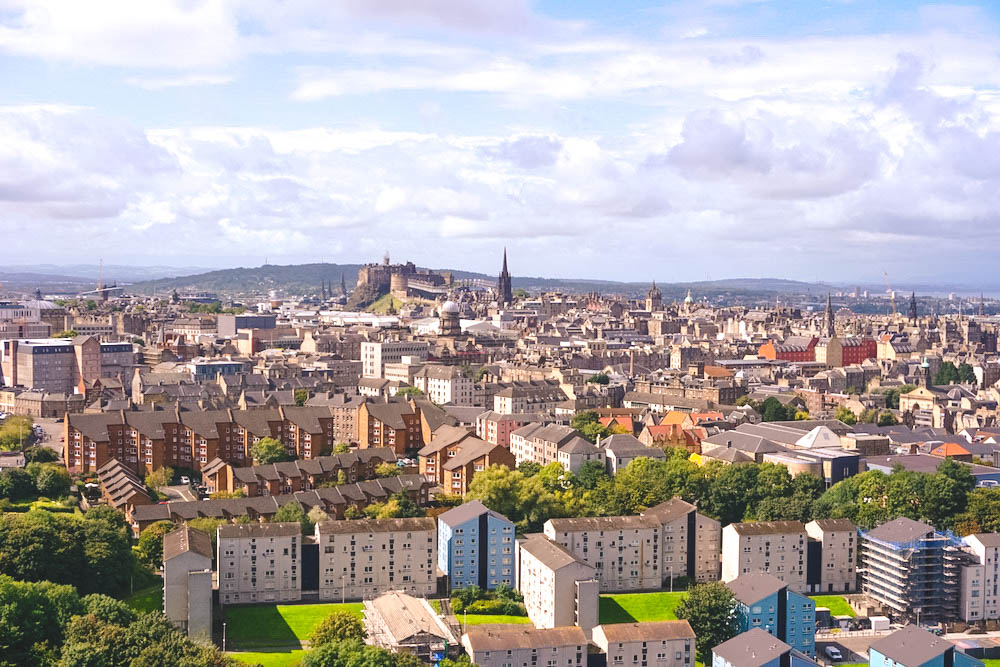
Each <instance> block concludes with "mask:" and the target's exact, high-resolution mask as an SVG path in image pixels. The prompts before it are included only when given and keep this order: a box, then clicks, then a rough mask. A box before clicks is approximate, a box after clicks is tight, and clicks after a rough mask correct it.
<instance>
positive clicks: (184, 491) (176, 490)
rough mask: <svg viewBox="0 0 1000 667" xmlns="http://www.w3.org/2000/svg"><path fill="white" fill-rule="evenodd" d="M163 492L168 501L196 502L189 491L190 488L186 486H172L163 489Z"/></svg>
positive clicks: (195, 498)
mask: <svg viewBox="0 0 1000 667" xmlns="http://www.w3.org/2000/svg"><path fill="white" fill-rule="evenodd" d="M163 492H164V493H165V494H167V496H168V497H169V498H170V500H174V501H177V500H198V497H197V496H196V495H194V492H193V491H191V487H189V486H188V485H187V484H175V485H173V486H167V487H164V489H163Z"/></svg>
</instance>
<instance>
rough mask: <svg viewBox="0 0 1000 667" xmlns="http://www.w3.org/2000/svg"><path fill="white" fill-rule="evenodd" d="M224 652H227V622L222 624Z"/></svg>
mask: <svg viewBox="0 0 1000 667" xmlns="http://www.w3.org/2000/svg"><path fill="white" fill-rule="evenodd" d="M222 650H223V652H225V650H226V622H225V621H223V622H222Z"/></svg>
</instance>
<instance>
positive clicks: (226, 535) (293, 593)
mask: <svg viewBox="0 0 1000 667" xmlns="http://www.w3.org/2000/svg"><path fill="white" fill-rule="evenodd" d="M217 541H218V545H217V549H218V556H217V557H216V562H217V563H218V569H219V603H220V604H247V603H252V602H288V601H294V600H300V599H301V598H302V572H301V563H302V560H301V555H302V525H301V524H299V523H297V522H295V523H292V522H289V523H258V524H230V525H225V526H219V528H218V535H217Z"/></svg>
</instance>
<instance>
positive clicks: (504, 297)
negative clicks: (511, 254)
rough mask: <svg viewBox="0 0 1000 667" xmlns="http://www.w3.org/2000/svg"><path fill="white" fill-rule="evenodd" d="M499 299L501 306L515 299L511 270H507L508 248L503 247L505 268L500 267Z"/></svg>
mask: <svg viewBox="0 0 1000 667" xmlns="http://www.w3.org/2000/svg"><path fill="white" fill-rule="evenodd" d="M497 301H498V302H499V303H500V305H501V306H509V305H510V304H511V303H512V302H513V301H514V294H513V290H511V284H510V272H509V271H507V248H504V249H503V268H502V269H500V277H499V279H498V280H497Z"/></svg>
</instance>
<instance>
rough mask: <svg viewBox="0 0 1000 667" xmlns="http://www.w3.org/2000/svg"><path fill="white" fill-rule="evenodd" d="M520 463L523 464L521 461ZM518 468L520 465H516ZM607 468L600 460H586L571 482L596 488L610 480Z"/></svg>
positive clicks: (584, 487)
mask: <svg viewBox="0 0 1000 667" xmlns="http://www.w3.org/2000/svg"><path fill="white" fill-rule="evenodd" d="M521 465H524V464H523V463H522V464H521ZM518 467H519V468H520V466H518ZM610 480H611V477H610V476H609V475H608V469H607V468H606V467H605V466H604V463H602V462H601V461H587V462H586V463H584V464H583V465H582V466H580V469H579V470H577V471H576V475H575V476H574V477H573V483H574V484H576V485H578V486H579V487H580V488H583V489H591V490H593V489H596V488H597V486H598V484H600V483H601V482H603V481H610Z"/></svg>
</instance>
